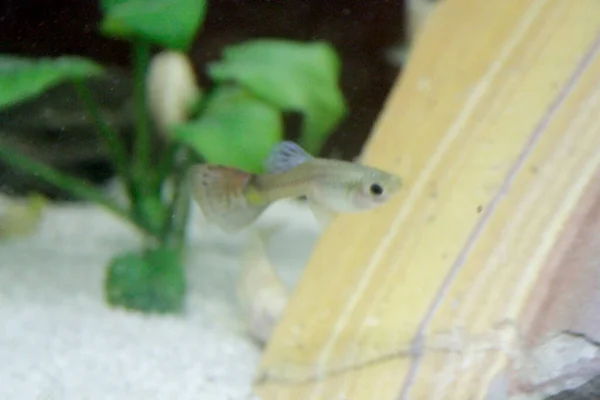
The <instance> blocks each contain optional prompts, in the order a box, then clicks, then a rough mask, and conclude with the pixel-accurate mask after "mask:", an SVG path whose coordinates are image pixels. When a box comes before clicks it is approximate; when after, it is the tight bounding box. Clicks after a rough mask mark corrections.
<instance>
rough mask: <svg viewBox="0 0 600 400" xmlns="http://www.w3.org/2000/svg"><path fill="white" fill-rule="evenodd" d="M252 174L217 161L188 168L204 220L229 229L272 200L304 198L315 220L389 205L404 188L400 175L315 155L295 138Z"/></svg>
mask: <svg viewBox="0 0 600 400" xmlns="http://www.w3.org/2000/svg"><path fill="white" fill-rule="evenodd" d="M265 169H266V171H267V172H266V173H264V174H252V173H248V172H245V171H241V170H239V169H235V168H230V167H224V166H220V165H213V164H200V165H196V166H194V167H192V168H190V178H191V181H192V182H191V186H192V193H193V197H194V199H195V200H196V202H197V203H198V205H199V206H200V208H201V209H202V211H203V213H204V215H205V217H206V219H207V220H208V221H210V222H212V223H215V224H217V225H219V226H220V227H221V229H223V230H224V231H226V232H236V231H238V230H240V229H242V228H244V227H246V226H248V225H249V224H251V223H252V222H254V221H255V220H256V219H257V218H258V217H259V216H260V215H261V214H262V213H263V211H264V210H265V209H266V208H267V207H269V205H271V204H272V203H273V202H275V201H278V200H281V199H286V198H296V197H302V196H304V197H306V198H307V199H308V202H309V205H310V207H311V209H312V211H313V213H314V214H315V216H316V218H317V219H319V220H321V221H323V222H326V221H329V220H330V219H331V218H332V217H333V215H335V214H336V213H340V212H358V211H364V210H368V209H372V208H374V207H377V206H379V205H381V204H383V203H385V202H386V201H387V200H388V199H389V198H390V197H391V196H393V195H394V194H395V193H396V192H397V191H398V190H399V189H400V187H401V180H400V178H398V177H397V176H395V175H393V174H390V173H387V172H385V171H382V170H379V169H376V168H372V167H367V166H364V165H360V164H356V163H352V162H347V161H341V160H330V159H323V158H317V157H313V156H311V155H309V154H308V153H306V152H305V151H304V150H303V149H302V148H301V147H299V146H298V145H296V144H295V143H293V142H288V141H285V142H281V143H280V144H278V145H276V146H275V147H274V149H273V150H272V151H271V154H270V156H269V157H268V158H267V160H266V162H265Z"/></svg>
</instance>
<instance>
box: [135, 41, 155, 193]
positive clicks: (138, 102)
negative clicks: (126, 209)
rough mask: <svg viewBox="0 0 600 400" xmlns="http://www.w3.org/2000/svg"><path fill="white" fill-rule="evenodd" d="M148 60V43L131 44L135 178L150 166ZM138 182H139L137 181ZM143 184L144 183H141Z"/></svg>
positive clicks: (137, 42)
mask: <svg viewBox="0 0 600 400" xmlns="http://www.w3.org/2000/svg"><path fill="white" fill-rule="evenodd" d="M149 60H150V45H149V44H148V43H147V42H145V41H142V40H138V41H136V42H135V43H134V44H133V64H134V65H133V70H134V77H133V85H134V87H133V91H134V93H133V96H134V103H135V123H136V137H135V145H134V153H133V154H134V162H135V165H134V171H135V175H136V177H137V178H140V175H143V174H144V173H145V172H147V168H148V167H149V166H150V150H151V149H150V139H151V138H150V125H149V120H148V112H147V109H146V70H147V68H148V62H149ZM138 184H139V182H138ZM143 186H145V185H143Z"/></svg>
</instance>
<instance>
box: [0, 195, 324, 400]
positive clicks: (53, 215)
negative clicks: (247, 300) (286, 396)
mask: <svg viewBox="0 0 600 400" xmlns="http://www.w3.org/2000/svg"><path fill="white" fill-rule="evenodd" d="M193 211H194V212H193V215H192V217H193V218H192V224H191V226H190V228H191V235H190V236H191V243H190V244H191V248H190V252H189V257H188V265H187V267H188V270H187V273H188V282H189V289H188V301H187V310H186V313H185V314H184V315H180V316H147V315H142V314H138V313H134V312H130V311H123V310H118V309H111V308H109V307H107V306H106V304H105V303H104V300H103V294H102V282H103V276H104V271H105V267H106V264H107V262H108V260H109V259H110V258H111V257H112V256H113V255H115V254H116V253H118V252H121V251H128V250H132V249H137V248H138V247H137V246H138V244H139V243H138V239H137V238H136V235H135V234H134V233H133V232H132V231H131V230H130V229H129V228H128V227H127V226H126V225H125V224H123V223H122V222H121V221H119V220H117V219H116V218H114V217H113V216H112V215H111V214H108V213H107V212H105V211H104V210H102V209H98V208H96V207H93V206H68V207H64V206H63V207H57V206H52V207H50V208H49V209H48V210H47V211H46V212H45V215H44V219H43V221H42V224H41V226H40V227H39V230H38V231H37V232H35V233H34V234H33V235H31V236H29V237H24V238H20V239H12V240H10V241H2V242H0V320H1V321H2V329H1V330H0V360H1V362H0V399H7V400H8V399H10V400H12V399H15V400H17V399H18V400H29V399H32V400H38V399H54V400H63V399H73V400H86V399H94V400H95V399H99V400H100V399H101V400H109V399H127V400H131V399H165V400H167V399H177V400H187V399H190V400H191V399H193V400H204V399H206V400H238V399H239V400H241V399H252V395H251V389H250V385H251V380H252V378H253V375H254V373H255V369H256V364H257V362H258V359H259V356H260V349H259V348H257V347H256V345H255V344H254V342H253V341H251V340H250V339H249V337H248V336H247V335H246V332H245V328H244V326H243V323H242V320H241V318H240V315H239V312H240V311H239V309H238V307H237V304H236V300H235V299H236V297H235V284H236V279H237V268H238V261H239V259H238V255H239V252H240V250H241V246H242V245H243V244H244V240H245V238H246V236H245V234H243V233H242V234H239V235H236V236H229V235H225V234H223V233H221V232H220V231H218V230H217V229H216V228H215V227H211V226H208V225H206V224H204V223H203V219H202V217H201V215H200V212H199V211H198V209H197V208H195V206H194V209H193ZM272 222H274V223H280V224H283V226H284V229H283V230H282V231H281V233H279V234H277V235H276V236H275V237H273V238H272V240H271V242H270V243H269V252H270V256H271V260H272V262H273V264H274V265H275V266H277V268H278V272H279V273H280V274H281V275H282V278H283V279H284V281H285V282H286V283H288V284H289V285H293V283H294V282H295V280H296V279H297V277H298V275H299V274H300V272H301V268H302V267H303V266H304V264H305V263H306V261H307V259H308V257H309V255H310V251H311V250H312V247H313V246H314V243H315V241H316V238H317V236H318V234H319V228H318V225H317V223H316V221H315V220H314V218H313V216H312V214H311V213H310V212H309V211H308V210H307V209H306V208H305V207H304V206H303V205H301V204H299V203H294V202H287V203H286V202H281V203H278V204H275V205H274V206H273V207H271V208H270V209H269V210H268V211H267V213H266V214H265V215H264V216H263V217H262V218H261V220H260V221H259V225H260V224H264V223H267V224H269V223H272Z"/></svg>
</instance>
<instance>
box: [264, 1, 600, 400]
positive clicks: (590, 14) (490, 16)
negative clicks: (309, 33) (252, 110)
mask: <svg viewBox="0 0 600 400" xmlns="http://www.w3.org/2000/svg"><path fill="white" fill-rule="evenodd" d="M362 162H364V163H365V164H368V165H373V166H376V167H380V168H383V169H387V170H390V171H393V172H396V173H398V174H400V175H401V176H402V177H403V178H404V181H405V188H404V190H403V191H402V193H401V194H400V195H399V196H398V197H397V198H395V199H394V200H393V201H392V202H390V203H389V204H387V205H385V206H383V207H381V208H379V209H376V210H373V211H371V212H366V213H361V214H354V215H343V216H340V217H338V218H337V219H336V220H334V221H333V223H332V224H331V226H329V228H328V229H327V230H326V231H325V233H324V235H323V237H322V238H321V239H320V241H319V243H318V244H317V247H316V249H315V250H314V253H313V254H312V257H311V259H310V261H309V263H308V265H307V266H306V270H305V271H304V274H303V276H302V277H301V280H300V282H299V284H298V286H297V288H296V290H295V292H294V293H293V297H292V298H291V300H290V303H289V305H288V307H287V309H286V312H285V315H284V317H283V319H282V320H281V321H280V323H279V324H278V326H277V327H276V329H275V331H274V334H273V336H272V337H271V340H270V343H269V344H268V347H267V349H266V351H265V354H264V356H263V358H262V361H261V364H260V367H259V371H258V375H257V380H256V386H255V387H256V393H257V394H259V396H260V397H261V398H262V399H266V400H276V399H277V400H284V399H289V400H291V399H314V400H316V399H324V400H334V399H344V400H363V399H364V400H367V399H369V400H371V399H378V400H392V399H394V400H396V399H434V400H437V399H450V400H470V399H496V400H498V399H506V398H515V399H516V398H518V399H533V398H542V397H539V396H541V395H550V394H552V393H555V392H557V391H560V390H564V389H565V388H566V387H567V386H568V385H569V384H573V385H576V384H579V383H583V382H579V383H577V382H574V381H573V380H572V378H575V380H577V379H579V380H586V379H591V377H592V376H594V375H595V374H597V373H600V361H599V360H600V356H599V355H598V351H597V339H599V338H598V336H600V335H599V334H598V333H597V332H599V331H600V330H598V329H597V328H598V325H600V322H597V321H600V319H599V318H598V317H597V316H598V315H600V313H599V312H598V311H599V309H600V307H599V306H598V303H599V300H598V297H599V293H600V276H599V275H600V273H599V265H600V262H598V261H596V260H597V259H598V256H599V255H600V251H598V250H594V249H597V248H598V247H599V246H598V243H597V242H599V240H598V239H597V237H598V232H599V231H598V229H597V228H596V227H598V226H600V217H599V212H598V207H599V206H598V204H599V203H600V202H599V199H600V183H599V182H600V2H598V1H597V0H576V1H575V0H530V1H525V0H503V1H487V0H444V1H442V2H440V3H439V4H438V5H437V6H436V9H435V11H434V12H433V14H432V15H431V17H430V18H429V19H428V21H427V22H426V23H425V25H424V27H423V30H422V31H421V32H420V33H419V35H418V38H417V41H416V43H415V44H414V47H413V49H412V52H411V58H410V60H409V63H408V65H407V67H406V69H405V70H404V73H403V75H402V77H401V79H399V80H398V82H397V84H396V86H395V88H394V89H393V91H392V93H391V94H390V96H389V100H388V102H387V104H386V106H385V109H384V110H383V112H382V115H381V117H380V119H379V121H378V123H377V124H376V126H375V129H374V131H373V134H372V136H371V139H370V141H369V143H368V144H367V146H366V148H365V151H364V154H363V156H362ZM594 336H595V337H594ZM566 350H568V351H566ZM570 379H571V381H569V380H570ZM569 382H571V383H569ZM510 396H512V397H510ZM535 396H537V397H535Z"/></svg>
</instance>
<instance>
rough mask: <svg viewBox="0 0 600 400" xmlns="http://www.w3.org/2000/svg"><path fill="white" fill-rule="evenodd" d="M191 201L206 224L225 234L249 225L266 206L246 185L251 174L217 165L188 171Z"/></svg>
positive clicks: (248, 184) (197, 167)
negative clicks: (217, 228) (207, 222)
mask: <svg viewBox="0 0 600 400" xmlns="http://www.w3.org/2000/svg"><path fill="white" fill-rule="evenodd" d="M189 176H190V180H191V187H192V197H193V198H194V200H195V201H196V203H198V205H199V206H200V208H201V209H202V213H203V214H204V216H205V218H206V220H207V221H209V222H211V223H214V224H216V225H218V226H219V227H220V228H221V229H222V230H223V231H225V232H227V233H234V232H237V231H239V230H241V229H243V228H245V227H246V226H248V225H250V224H252V223H253V222H254V221H255V220H256V219H258V217H259V216H260V215H261V214H262V213H263V211H264V210H265V209H266V208H267V207H268V206H269V203H267V202H262V201H260V200H261V199H260V195H259V194H258V193H257V192H256V191H252V190H251V189H252V188H251V187H250V185H251V181H252V179H253V178H254V174H251V173H248V172H245V171H241V170H238V169H235V168H229V167H224V166H219V165H210V164H201V165H196V166H193V167H191V168H190V170H189Z"/></svg>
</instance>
